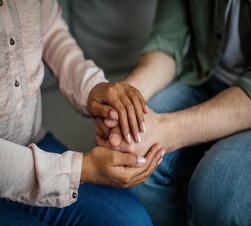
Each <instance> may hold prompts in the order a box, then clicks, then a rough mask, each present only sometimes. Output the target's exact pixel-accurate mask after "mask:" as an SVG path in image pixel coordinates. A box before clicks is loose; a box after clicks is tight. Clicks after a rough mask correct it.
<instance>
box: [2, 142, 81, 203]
mask: <svg viewBox="0 0 251 226" xmlns="http://www.w3.org/2000/svg"><path fill="white" fill-rule="evenodd" d="M0 146H1V149H0V172H1V173H0V181H1V189H0V197H2V198H8V199H10V200H13V201H16V202H20V203H24V204H26V205H33V206H53V207H64V206H68V205H70V204H72V203H73V202H75V201H76V199H75V198H74V197H73V196H72V194H73V193H74V192H75V193H77V191H78V187H79V182H80V174H81V165H82V156H83V154H82V153H79V152H72V151H67V152H65V153H63V154H62V155H59V154H55V153H49V152H45V151H43V150H41V149H40V148H38V147H37V146H36V145H35V144H31V145H29V147H24V146H21V145H18V144H15V143H12V142H9V141H6V140H3V139H0Z"/></svg>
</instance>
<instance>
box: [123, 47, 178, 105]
mask: <svg viewBox="0 0 251 226" xmlns="http://www.w3.org/2000/svg"><path fill="white" fill-rule="evenodd" d="M174 76H175V61H174V59H173V58H172V57H170V56H168V55H167V54H165V53H162V52H160V51H153V52H149V53H146V54H144V55H142V56H141V57H140V58H139V60H138V63H137V67H136V68H135V69H134V70H133V71H132V73H131V74H130V75H129V76H128V78H127V79H126V81H127V82H128V83H129V84H130V85H132V86H134V87H135V88H137V89H138V90H139V91H140V92H141V94H142V95H143V97H144V98H145V100H146V101H147V100H148V99H150V98H151V96H153V95H154V94H155V93H157V92H158V91H160V90H161V89H163V88H164V87H166V86H167V85H168V84H170V83H171V82H172V80H173V79H174Z"/></svg>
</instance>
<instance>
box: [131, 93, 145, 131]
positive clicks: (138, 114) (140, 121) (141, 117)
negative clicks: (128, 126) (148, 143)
mask: <svg viewBox="0 0 251 226" xmlns="http://www.w3.org/2000/svg"><path fill="white" fill-rule="evenodd" d="M127 96H128V97H129V99H130V100H131V102H132V104H133V106H134V110H135V114H136V117H137V121H138V126H139V128H140V131H141V132H144V133H145V131H146V127H145V122H144V115H143V111H142V106H141V104H140V100H139V98H138V96H137V95H136V94H135V93H134V92H133V91H131V90H130V91H129V92H128V95H127Z"/></svg>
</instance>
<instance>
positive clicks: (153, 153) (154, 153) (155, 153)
mask: <svg viewBox="0 0 251 226" xmlns="http://www.w3.org/2000/svg"><path fill="white" fill-rule="evenodd" d="M159 149H160V144H154V145H153V146H152V147H151V149H150V151H149V152H148V153H147V155H146V157H145V159H146V164H145V165H144V166H143V167H140V168H138V169H135V170H133V171H131V172H132V175H131V176H132V178H134V179H133V180H135V179H136V178H137V180H136V181H138V180H141V179H142V178H144V176H143V177H142V176H141V175H142V174H143V173H144V172H146V171H147V170H148V169H149V168H150V166H151V164H152V162H153V160H154V159H155V157H156V158H157V159H158V160H159V159H160V157H161V153H160V152H159ZM154 162H156V165H157V162H158V161H157V160H155V161H154ZM140 176H141V177H140Z"/></svg>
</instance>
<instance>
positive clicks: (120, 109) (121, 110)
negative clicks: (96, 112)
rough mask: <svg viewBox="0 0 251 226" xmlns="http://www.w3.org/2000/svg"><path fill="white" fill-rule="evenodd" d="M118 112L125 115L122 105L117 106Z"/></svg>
mask: <svg viewBox="0 0 251 226" xmlns="http://www.w3.org/2000/svg"><path fill="white" fill-rule="evenodd" d="M118 112H119V114H120V115H125V114H126V110H125V109H124V108H123V107H119V109H118Z"/></svg>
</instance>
